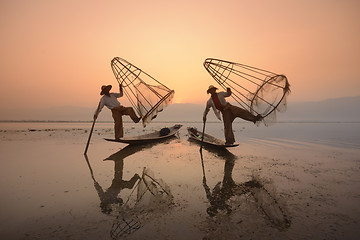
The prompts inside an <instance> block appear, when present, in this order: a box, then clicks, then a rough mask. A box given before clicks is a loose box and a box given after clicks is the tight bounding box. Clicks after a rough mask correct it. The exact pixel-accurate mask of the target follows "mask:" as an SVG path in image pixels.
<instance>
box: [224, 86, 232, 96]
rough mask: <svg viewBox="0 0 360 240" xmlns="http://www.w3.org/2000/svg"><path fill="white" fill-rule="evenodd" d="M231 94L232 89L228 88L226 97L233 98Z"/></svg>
mask: <svg viewBox="0 0 360 240" xmlns="http://www.w3.org/2000/svg"><path fill="white" fill-rule="evenodd" d="M231 93H232V92H231V88H227V89H226V95H225V96H226V97H230V96H231Z"/></svg>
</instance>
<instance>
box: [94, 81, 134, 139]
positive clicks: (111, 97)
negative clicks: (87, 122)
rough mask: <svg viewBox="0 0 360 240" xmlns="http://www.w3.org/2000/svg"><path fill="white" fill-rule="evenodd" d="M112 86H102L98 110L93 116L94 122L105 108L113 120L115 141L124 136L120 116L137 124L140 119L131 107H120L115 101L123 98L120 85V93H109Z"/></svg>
mask: <svg viewBox="0 0 360 240" xmlns="http://www.w3.org/2000/svg"><path fill="white" fill-rule="evenodd" d="M111 88H112V86H111V85H103V86H102V87H101V92H100V95H104V96H102V98H101V99H100V103H99V106H98V108H97V109H96V111H95V114H94V120H96V118H97V117H98V115H99V113H100V112H101V110H102V108H103V107H104V106H106V107H107V108H109V109H110V110H111V112H112V117H113V118H114V130H115V139H117V140H118V139H120V138H122V137H123V136H124V128H123V121H122V116H123V115H128V116H130V118H131V119H132V120H133V121H134V122H135V123H138V122H139V121H140V119H141V118H139V117H138V116H136V113H135V111H134V109H133V108H132V107H124V106H121V105H120V102H119V101H118V100H117V99H118V98H120V97H122V96H123V89H122V85H121V84H120V85H119V88H120V93H110V90H111Z"/></svg>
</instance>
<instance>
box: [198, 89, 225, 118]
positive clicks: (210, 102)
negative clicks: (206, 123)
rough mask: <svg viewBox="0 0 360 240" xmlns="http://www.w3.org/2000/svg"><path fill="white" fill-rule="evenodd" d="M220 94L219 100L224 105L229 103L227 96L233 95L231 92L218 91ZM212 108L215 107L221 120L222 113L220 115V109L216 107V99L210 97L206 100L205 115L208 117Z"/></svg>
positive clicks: (214, 109) (215, 111)
mask: <svg viewBox="0 0 360 240" xmlns="http://www.w3.org/2000/svg"><path fill="white" fill-rule="evenodd" d="M216 94H217V95H218V98H219V101H220V103H221V105H223V106H224V107H225V106H226V104H227V103H228V102H227V101H226V100H225V98H226V97H229V96H230V95H231V92H218V93H216ZM210 108H212V109H213V111H214V113H215V115H216V117H217V118H218V119H219V120H221V115H220V111H219V110H218V109H217V108H216V107H215V104H214V101H213V100H212V98H211V97H210V98H209V100H208V101H207V102H206V107H205V111H204V115H203V117H206V116H207V114H208V112H209V111H210Z"/></svg>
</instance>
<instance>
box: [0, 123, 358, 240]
mask: <svg viewBox="0 0 360 240" xmlns="http://www.w3.org/2000/svg"><path fill="white" fill-rule="evenodd" d="M174 124H177V123H151V124H150V125H149V126H148V127H146V128H145V129H143V128H142V127H141V125H140V124H138V125H135V124H132V123H125V135H128V136H131V135H139V134H144V133H148V132H151V131H154V130H159V129H161V128H162V127H169V126H172V125H174ZM180 124H182V125H183V126H182V128H181V129H180V132H179V135H177V136H176V137H174V138H171V139H168V140H166V141H162V142H159V143H153V144H147V145H141V146H129V145H127V144H122V143H113V142H106V141H104V140H103V138H111V137H112V136H113V129H112V124H111V123H97V124H96V125H95V131H94V132H93V135H92V138H91V144H90V146H89V149H88V153H87V155H86V157H85V156H84V154H83V152H84V149H85V145H86V142H87V138H88V136H89V130H90V128H91V123H0V159H1V160H0V173H1V174H0V180H1V181H0V182H1V183H0V190H1V193H2V198H1V200H0V206H1V216H0V218H1V219H0V220H1V222H2V223H3V224H2V225H1V227H0V238H1V239H355V237H357V236H358V235H359V233H360V231H359V230H358V225H359V221H360V210H359V207H358V206H360V190H359V189H360V174H359V170H360V157H359V156H360V154H359V153H360V123H277V124H275V125H273V126H270V127H264V126H260V127H256V126H254V125H251V124H249V123H235V124H234V130H235V137H236V140H237V142H238V143H239V144H240V145H239V146H238V147H236V148H228V149H227V150H219V149H215V148H212V147H208V146H204V148H203V150H202V152H200V151H199V149H200V145H199V144H198V143H195V142H192V141H189V139H188V136H187V130H186V128H187V127H196V128H197V129H198V130H202V127H203V125H202V123H180ZM222 128H223V127H222V124H221V123H207V124H206V132H207V133H208V134H211V135H213V136H216V137H218V138H221V139H222V138H223V132H222V131H223V129H222Z"/></svg>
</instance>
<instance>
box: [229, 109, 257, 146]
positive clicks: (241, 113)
mask: <svg viewBox="0 0 360 240" xmlns="http://www.w3.org/2000/svg"><path fill="white" fill-rule="evenodd" d="M222 115H223V121H224V135H225V141H226V143H227V144H233V143H234V142H235V137H234V132H233V129H232V123H233V121H234V119H235V118H237V117H239V118H242V119H244V120H247V121H251V122H253V121H254V120H255V116H254V115H253V114H252V113H251V112H249V111H248V110H246V109H243V108H240V107H236V106H233V105H231V104H230V103H228V104H227V105H226V106H225V108H224V110H223V111H222Z"/></svg>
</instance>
